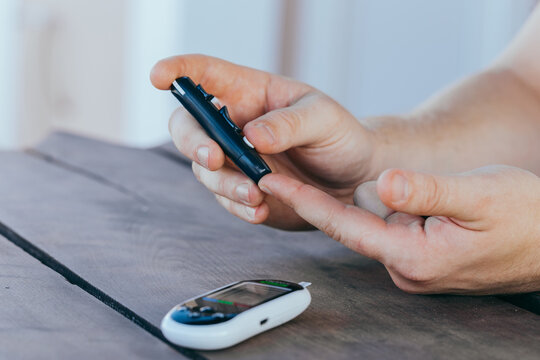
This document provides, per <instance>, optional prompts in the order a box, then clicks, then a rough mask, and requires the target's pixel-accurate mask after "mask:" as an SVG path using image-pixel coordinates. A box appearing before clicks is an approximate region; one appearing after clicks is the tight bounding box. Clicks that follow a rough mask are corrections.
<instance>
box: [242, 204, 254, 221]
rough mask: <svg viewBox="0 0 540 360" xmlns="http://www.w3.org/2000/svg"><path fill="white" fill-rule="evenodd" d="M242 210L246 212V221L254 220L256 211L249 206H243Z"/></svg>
mask: <svg viewBox="0 0 540 360" xmlns="http://www.w3.org/2000/svg"><path fill="white" fill-rule="evenodd" d="M244 209H245V211H246V215H247V217H248V219H249V220H255V211H257V209H255V208H252V207H249V206H244Z"/></svg>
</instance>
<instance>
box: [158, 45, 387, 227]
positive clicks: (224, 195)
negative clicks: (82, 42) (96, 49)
mask: <svg viewBox="0 0 540 360" xmlns="http://www.w3.org/2000/svg"><path fill="white" fill-rule="evenodd" d="M183 75H188V76H190V77H191V78H192V79H193V81H194V82H195V83H201V84H202V86H203V87H204V88H205V90H207V92H208V93H211V94H213V95H214V96H216V98H217V99H219V102H220V103H221V105H226V106H227V108H228V109H229V112H230V114H231V118H232V119H233V120H234V121H235V122H236V123H237V125H238V126H240V127H241V128H243V131H244V134H245V135H246V137H247V138H248V140H249V141H250V142H251V143H252V144H253V145H254V146H255V148H256V150H257V151H258V152H259V153H261V154H265V155H266V156H263V158H264V160H265V161H266V162H267V163H268V165H269V166H270V167H271V169H272V170H273V171H274V172H278V173H281V174H286V175H287V176H289V177H291V178H293V179H297V180H299V181H302V182H304V183H308V184H311V185H313V186H315V187H317V188H319V189H322V190H323V191H325V192H327V193H329V194H332V196H334V197H336V198H338V199H340V200H341V201H343V202H347V203H352V197H353V193H354V189H355V187H356V186H357V185H358V184H360V183H361V182H363V181H366V180H369V179H373V178H375V176H376V174H375V172H373V171H371V172H370V169H371V167H370V161H371V158H372V154H373V144H374V141H373V139H372V136H371V133H370V132H369V131H367V130H366V129H364V127H362V126H361V125H360V123H359V122H358V121H357V120H356V119H355V118H354V117H353V116H352V115H351V114H350V113H349V112H347V111H346V110H345V109H344V108H343V107H341V106H340V105H339V104H337V103H336V102H335V101H333V100H332V99H331V98H329V97H328V96H326V95H324V94H323V93H321V92H319V91H317V90H315V89H314V88H312V87H310V86H308V85H306V84H303V83H300V82H296V81H293V80H290V79H287V78H284V77H281V76H277V75H272V74H269V73H266V72H262V71H257V70H253V69H250V68H246V67H242V66H238V65H234V64H231V63H229V62H226V61H224V60H220V59H216V58H212V57H208V56H202V55H187V56H176V57H171V58H168V59H164V60H161V61H160V62H158V63H157V64H156V65H155V66H154V68H153V69H152V73H151V81H152V83H153V84H154V86H155V87H157V88H158V89H162V90H166V89H169V87H170V86H171V83H172V82H173V81H174V80H175V79H176V78H178V77H180V76H183ZM169 130H170V132H171V136H172V139H173V141H174V143H175V144H176V146H177V148H178V149H179V150H180V151H181V152H182V153H183V154H185V155H186V156H187V157H189V158H190V159H191V160H193V172H194V173H195V176H196V177H197V179H198V180H199V181H200V182H202V183H203V184H204V185H205V186H206V187H207V188H208V189H209V190H210V191H212V192H214V193H215V195H216V198H217V200H218V201H219V203H220V204H221V205H222V206H223V207H225V208H226V209H227V210H228V211H229V212H231V213H232V214H234V215H236V216H238V217H240V218H242V219H244V220H246V221H249V222H251V223H262V222H264V223H266V224H268V225H271V226H275V227H279V228H285V229H302V228H306V227H307V226H308V224H307V223H306V222H305V221H304V220H303V219H301V218H300V217H299V216H297V215H296V214H295V213H294V212H293V211H292V210H291V209H290V208H288V207H287V206H285V205H283V204H282V203H280V202H278V201H276V200H275V199H273V198H272V197H268V196H265V194H264V193H263V192H261V190H260V189H259V188H258V187H257V185H256V184H254V183H253V182H252V181H251V180H250V179H249V178H248V177H247V176H245V175H244V174H243V173H241V172H240V171H239V170H238V169H237V168H236V167H235V166H234V165H233V164H232V163H231V162H230V161H227V160H226V159H225V155H224V153H223V151H222V150H221V149H220V147H219V146H218V145H217V143H215V142H214V141H213V140H211V139H210V138H209V137H208V136H207V135H206V133H205V132H204V131H203V130H202V128H201V127H200V126H199V124H198V123H197V122H196V120H195V119H193V117H192V116H191V115H190V114H189V113H188V112H187V111H186V110H185V109H184V108H179V109H177V110H176V111H175V112H174V113H173V114H172V116H171V119H170V122H169Z"/></svg>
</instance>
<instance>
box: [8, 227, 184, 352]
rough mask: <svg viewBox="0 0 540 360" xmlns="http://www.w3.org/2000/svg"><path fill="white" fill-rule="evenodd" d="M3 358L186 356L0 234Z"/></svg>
mask: <svg viewBox="0 0 540 360" xmlns="http://www.w3.org/2000/svg"><path fill="white" fill-rule="evenodd" d="M0 305H1V306H0V332H1V335H0V358H2V359H75V358H76V359H96V358H107V359H114V358H116V359H122V358H124V359H148V358H153V359H171V358H182V356H181V355H180V354H178V353H176V352H175V351H174V350H173V349H172V348H170V347H169V346H167V345H166V344H164V343H163V342H161V341H160V340H158V339H156V338H155V337H153V336H151V335H150V334H148V333H146V332H145V331H144V330H142V329H141V328H139V327H138V326H136V325H135V324H133V323H131V322H130V321H129V320H127V319H125V318H123V317H122V316H121V315H119V314H118V313H116V312H115V311H113V310H112V309H110V308H108V307H107V306H105V305H104V304H103V303H101V302H99V301H98V300H97V299H95V298H93V297H90V296H88V294H86V293H85V292H84V291H82V290H81V289H79V288H77V287H75V286H72V285H71V284H69V283H68V282H67V281H66V280H65V279H63V278H62V277H61V276H60V275H58V274H57V273H55V272H53V271H51V270H50V269H49V268H47V267H45V266H44V265H42V264H40V263H39V262H38V261H37V260H36V259H34V258H32V257H30V256H29V255H28V254H26V253H24V252H23V251H22V250H21V249H19V248H17V247H16V246H15V245H13V244H11V243H9V242H8V240H6V239H5V238H3V237H1V236H0Z"/></svg>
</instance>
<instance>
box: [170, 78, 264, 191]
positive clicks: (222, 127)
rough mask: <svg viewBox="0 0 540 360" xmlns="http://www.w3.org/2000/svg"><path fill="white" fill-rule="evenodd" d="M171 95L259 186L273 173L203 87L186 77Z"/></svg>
mask: <svg viewBox="0 0 540 360" xmlns="http://www.w3.org/2000/svg"><path fill="white" fill-rule="evenodd" d="M171 92H172V94H173V95H174V96H175V97H176V98H177V99H178V101H180V103H182V105H183V106H184V107H185V108H186V110H187V111H189V113H190V114H191V115H193V117H194V118H195V119H196V120H197V121H198V122H199V124H201V126H202V127H203V129H204V130H205V131H206V133H207V134H208V136H210V137H211V138H212V139H213V140H214V141H215V142H217V143H218V145H219V146H220V147H221V149H222V150H223V152H224V153H225V155H227V156H228V157H229V158H230V159H231V160H232V161H233V162H234V163H235V164H236V166H238V167H239V168H240V170H242V171H243V172H244V174H246V175H247V176H248V177H249V178H251V180H253V181H254V182H255V183H258V182H259V180H260V179H261V178H262V177H263V176H264V175H266V174H269V173H271V172H272V171H271V170H270V167H268V165H267V164H266V163H265V162H264V160H263V159H262V158H261V156H260V155H259V154H258V153H257V151H255V148H254V147H253V145H252V144H251V143H250V142H249V141H248V139H247V138H246V137H245V136H244V135H243V134H242V129H240V128H239V127H238V126H237V125H236V124H235V123H234V122H233V121H232V120H231V118H230V116H229V113H228V111H227V107H226V106H223V107H222V108H221V109H219V110H218V109H217V108H216V106H215V105H214V104H213V103H212V99H213V98H214V96H213V95H211V94H208V93H206V91H204V89H203V88H202V86H201V85H195V83H194V82H193V81H192V80H191V79H190V78H189V77H187V76H183V77H181V78H178V79H176V80H175V81H174V82H173V83H172V85H171Z"/></svg>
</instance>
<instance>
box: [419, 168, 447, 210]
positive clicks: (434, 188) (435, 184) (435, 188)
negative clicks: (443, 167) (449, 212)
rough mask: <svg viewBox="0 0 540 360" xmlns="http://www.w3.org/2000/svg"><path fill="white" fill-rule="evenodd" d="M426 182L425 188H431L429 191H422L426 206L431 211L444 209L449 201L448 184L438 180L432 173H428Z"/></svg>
mask: <svg viewBox="0 0 540 360" xmlns="http://www.w3.org/2000/svg"><path fill="white" fill-rule="evenodd" d="M425 182H426V183H425V186H424V189H429V190H428V191H422V193H423V194H424V198H423V199H422V200H423V202H424V205H425V208H426V209H427V210H428V211H430V212H432V211H437V210H440V209H443V208H444V206H445V202H446V201H447V194H448V188H447V186H448V185H447V184H446V183H444V182H443V183H441V182H439V181H437V179H436V178H435V177H434V176H432V175H428V176H427V177H426V180H425ZM426 215H429V214H426Z"/></svg>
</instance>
